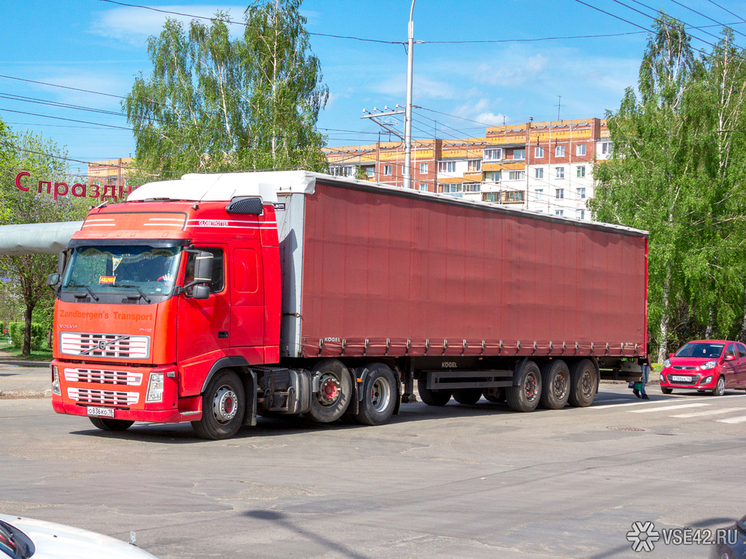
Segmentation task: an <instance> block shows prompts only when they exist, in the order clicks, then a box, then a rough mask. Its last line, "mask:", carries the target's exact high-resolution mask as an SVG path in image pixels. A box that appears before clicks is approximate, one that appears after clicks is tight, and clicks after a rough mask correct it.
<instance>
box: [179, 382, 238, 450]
mask: <svg viewBox="0 0 746 559" xmlns="http://www.w3.org/2000/svg"><path fill="white" fill-rule="evenodd" d="M245 413H246V394H245V392H244V387H243V383H242V382H241V379H240V378H238V375H237V374H236V373H235V372H234V371H232V370H230V369H223V370H222V371H219V372H218V373H217V374H216V375H215V376H214V377H212V380H211V381H210V384H208V385H207V390H205V392H204V394H202V419H200V420H199V421H192V428H193V429H194V432H195V433H197V436H198V437H200V438H202V439H212V440H218V439H228V438H230V437H232V436H233V435H235V434H236V433H238V430H239V429H240V428H241V425H242V424H243V418H244V414H245Z"/></svg>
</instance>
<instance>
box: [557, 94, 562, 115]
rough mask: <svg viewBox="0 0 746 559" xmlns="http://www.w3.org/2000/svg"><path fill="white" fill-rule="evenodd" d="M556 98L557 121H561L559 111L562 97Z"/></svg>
mask: <svg viewBox="0 0 746 559" xmlns="http://www.w3.org/2000/svg"><path fill="white" fill-rule="evenodd" d="M557 98H558V99H559V101H557V120H562V119H561V118H560V110H561V109H562V95H557Z"/></svg>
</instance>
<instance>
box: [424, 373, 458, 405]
mask: <svg viewBox="0 0 746 559" xmlns="http://www.w3.org/2000/svg"><path fill="white" fill-rule="evenodd" d="M417 392H419V393H420V399H421V400H422V401H423V402H425V403H426V404H427V405H428V406H445V405H446V404H447V403H448V402H450V400H451V391H450V390H431V389H429V388H427V380H426V379H420V380H418V381H417Z"/></svg>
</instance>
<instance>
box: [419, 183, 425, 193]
mask: <svg viewBox="0 0 746 559" xmlns="http://www.w3.org/2000/svg"><path fill="white" fill-rule="evenodd" d="M420 190H421V191H422V192H427V183H424V182H421V183H420Z"/></svg>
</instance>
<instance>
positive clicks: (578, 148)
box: [575, 144, 585, 155]
mask: <svg viewBox="0 0 746 559" xmlns="http://www.w3.org/2000/svg"><path fill="white" fill-rule="evenodd" d="M575 155H585V144H578V145H577V146H575Z"/></svg>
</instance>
